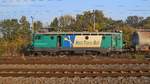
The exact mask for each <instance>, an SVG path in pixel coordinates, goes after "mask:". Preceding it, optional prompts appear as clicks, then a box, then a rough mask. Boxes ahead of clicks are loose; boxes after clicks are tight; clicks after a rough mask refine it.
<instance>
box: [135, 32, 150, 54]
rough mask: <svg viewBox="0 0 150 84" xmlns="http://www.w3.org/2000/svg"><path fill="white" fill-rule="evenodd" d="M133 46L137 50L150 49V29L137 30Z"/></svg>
mask: <svg viewBox="0 0 150 84" xmlns="http://www.w3.org/2000/svg"><path fill="white" fill-rule="evenodd" d="M132 46H133V48H134V50H135V51H146V52H147V51H150V31H136V32H134V33H133V34H132Z"/></svg>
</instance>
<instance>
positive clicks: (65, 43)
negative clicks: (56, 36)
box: [62, 35, 76, 48]
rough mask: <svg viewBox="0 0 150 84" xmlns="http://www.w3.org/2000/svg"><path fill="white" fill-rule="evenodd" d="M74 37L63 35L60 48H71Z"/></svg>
mask: <svg viewBox="0 0 150 84" xmlns="http://www.w3.org/2000/svg"><path fill="white" fill-rule="evenodd" d="M75 36H76V35H64V36H63V37H62V47H63V48H72V47H73V43H74V40H75Z"/></svg>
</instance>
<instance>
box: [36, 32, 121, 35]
mask: <svg viewBox="0 0 150 84" xmlns="http://www.w3.org/2000/svg"><path fill="white" fill-rule="evenodd" d="M120 33H121V32H37V33H36V34H51V35H55V34H57V35H59V34H61V35H62V34H77V35H99V34H120Z"/></svg>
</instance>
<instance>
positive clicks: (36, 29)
mask: <svg viewBox="0 0 150 84" xmlns="http://www.w3.org/2000/svg"><path fill="white" fill-rule="evenodd" d="M40 28H43V24H42V22H41V21H36V22H34V23H33V29H34V31H38V30H39V29H40Z"/></svg>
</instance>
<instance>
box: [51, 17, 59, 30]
mask: <svg viewBox="0 0 150 84" xmlns="http://www.w3.org/2000/svg"><path fill="white" fill-rule="evenodd" d="M50 27H51V28H53V29H54V31H58V19H57V17H55V18H54V20H53V21H52V22H51V23H50Z"/></svg>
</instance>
